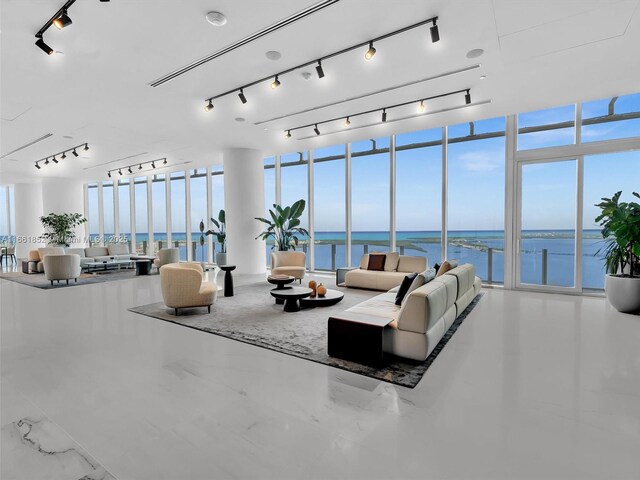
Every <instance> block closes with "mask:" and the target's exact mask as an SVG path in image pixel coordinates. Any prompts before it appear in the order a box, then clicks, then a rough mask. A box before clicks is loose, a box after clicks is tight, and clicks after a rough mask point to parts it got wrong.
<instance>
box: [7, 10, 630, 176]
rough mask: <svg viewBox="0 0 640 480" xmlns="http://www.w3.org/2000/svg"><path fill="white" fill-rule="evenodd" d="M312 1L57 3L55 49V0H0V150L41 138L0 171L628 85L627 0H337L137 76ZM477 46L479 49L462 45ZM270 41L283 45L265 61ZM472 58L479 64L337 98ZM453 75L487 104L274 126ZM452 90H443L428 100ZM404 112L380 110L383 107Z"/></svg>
mask: <svg viewBox="0 0 640 480" xmlns="http://www.w3.org/2000/svg"><path fill="white" fill-rule="evenodd" d="M316 1H317V0H304V1H301V0H270V1H268V2H266V1H257V0H252V1H243V2H238V1H232V0H208V1H205V0H190V1H188V2H176V1H174V0H154V1H142V0H135V1H126V2H124V1H118V0H114V1H111V2H109V3H102V2H99V1H98V0H82V1H78V2H76V4H75V5H73V6H72V7H71V9H70V11H69V16H70V17H71V18H72V20H73V24H72V25H71V26H70V27H68V28H65V29H63V30H61V31H58V30H57V29H55V28H51V29H49V31H47V33H46V34H45V41H46V42H47V43H48V44H49V45H51V46H52V47H53V48H54V49H55V50H59V51H61V52H64V53H63V54H56V55H53V56H51V57H47V56H46V55H45V54H44V53H43V52H42V51H40V50H39V49H38V48H37V47H36V46H35V45H34V41H35V38H34V34H35V32H36V31H37V30H38V29H39V28H40V27H41V26H42V24H43V23H44V22H45V21H46V20H47V19H48V18H49V17H50V16H51V15H52V14H53V13H54V12H55V11H56V10H57V9H58V8H59V7H60V6H61V5H62V3H63V1H62V0H2V3H1V4H0V22H1V34H0V42H1V44H0V68H1V71H0V75H1V77H0V80H1V83H0V117H1V119H2V120H1V121H0V128H1V130H0V135H1V140H0V155H4V154H6V153H8V152H10V151H12V150H14V149H16V148H18V147H20V146H22V145H24V144H25V143H28V142H31V141H32V140H34V139H36V138H38V137H40V136H42V135H44V134H46V133H52V134H53V135H52V136H51V137H49V138H47V139H46V140H43V141H41V142H38V143H37V144H35V145H33V146H30V147H28V148H25V149H23V150H21V151H19V152H17V153H15V154H12V155H9V156H7V157H5V158H3V159H2V160H0V169H1V172H2V179H1V180H0V181H1V182H2V183H11V182H17V181H33V180H34V179H38V178H41V177H43V176H55V177H76V178H82V179H87V180H99V179H103V178H106V170H107V169H109V168H114V167H118V166H123V165H128V164H130V163H132V162H134V161H146V160H152V159H154V158H160V157H167V158H168V159H169V162H170V164H171V165H175V166H176V167H175V168H180V167H179V166H178V164H182V165H181V168H184V162H191V163H190V164H189V165H190V166H193V167H195V166H199V165H208V164H212V163H219V162H220V161H221V154H220V152H221V150H222V149H223V148H228V147H249V148H257V149H260V150H262V151H264V152H265V154H270V153H286V152H288V151H298V150H302V149H306V148H315V147H318V146H326V145H332V144H336V143H340V142H345V141H349V140H358V139H363V138H373V137H376V136H380V135H388V134H391V133H396V132H407V131H412V130H419V129H424V128H431V127H437V126H442V125H446V124H454V123H459V122H466V121H470V120H474V119H481V118H488V117H492V116H496V115H504V114H509V113H516V112H522V111H528V110H533V109H538V108H545V107H551V106H555V105H563V104H568V103H572V102H576V101H581V100H591V99H597V98H604V97H607V96H611V95H617V94H626V93H634V92H638V91H640V82H639V79H640V56H639V55H638V45H640V13H639V12H638V11H639V10H640V7H639V3H640V0H526V1H525V0H493V1H492V0H448V1H447V0H430V1H425V0H394V1H393V2H391V1H388V0H341V1H340V2H338V3H337V4H335V5H333V6H331V7H328V8H326V9H324V10H322V11H321V12H319V13H317V14H314V15H313V16H311V17H308V18H306V19H303V20H301V21H299V22H297V23H295V24H293V25H290V26H288V27H286V28H284V29H282V30H280V31H278V32H276V33H273V34H270V35H268V36H267V37H264V38H262V39H260V40H258V41H256V42H254V43H251V44H249V45H247V46H244V47H241V48H240V49H238V50H235V51H233V52H232V53H229V54H227V55H225V56H223V57H220V58H218V59H216V60H213V61H211V62H209V63H207V64H205V65H204V66H201V67H199V68H197V69H195V70H192V71H190V72H188V73H186V74H185V75H182V76H180V77H178V78H177V79H175V80H172V81H170V82H168V83H166V84H164V85H161V86H159V87H155V88H154V87H150V86H149V85H148V84H149V83H150V82H152V81H153V80H156V79H157V78H158V77H160V76H162V75H165V74H167V73H170V72H171V71H173V70H176V69H178V68H180V67H182V66H184V65H186V64H188V63H190V62H192V61H194V60H197V59H199V58H201V57H203V56H206V55H207V54H210V53H212V52H214V51H216V50H218V49H220V48H222V47H224V46H227V45H229V44H231V43H233V42H234V41H237V40H239V39H241V38H243V37H245V36H247V35H250V34H251V33H253V32H255V31H257V30H260V29H262V28H264V27H266V26H268V25H270V24H272V23H275V22H277V21H278V20H281V19H283V18H285V17H288V16H290V15H291V14H293V13H295V12H297V11H299V10H301V9H302V8H304V7H306V6H308V5H312V4H314V3H316ZM212 10H218V11H221V12H223V13H225V15H226V16H227V17H228V23H227V24H226V25H225V26H224V27H213V26H212V25H210V24H209V23H207V21H206V20H205V18H204V17H205V14H206V13H207V12H208V11H212ZM434 15H438V16H439V22H438V24H439V27H440V36H441V41H440V42H438V43H437V44H431V42H430V41H429V40H428V38H429V33H428V26H425V27H423V28H419V29H415V30H412V31H410V32H407V33H405V34H402V35H399V36H396V37H392V38H390V39H387V40H385V41H382V42H379V43H378V44H377V45H376V48H377V50H378V53H377V55H376V56H375V58H374V60H372V61H370V62H366V61H364V59H363V54H364V49H363V51H362V52H360V51H354V52H352V53H349V54H346V55H343V56H341V57H337V58H335V59H331V60H327V61H325V62H323V66H324V70H325V73H326V77H325V78H324V79H322V80H318V79H317V77H316V76H315V70H314V69H313V67H310V68H307V69H304V70H306V71H309V72H311V73H313V74H314V75H313V76H312V77H311V79H310V80H305V79H304V78H303V77H302V75H301V73H302V71H297V72H294V73H291V74H288V75H285V76H283V77H281V78H280V80H281V81H282V86H281V88H279V89H277V90H275V91H272V90H271V88H269V85H268V83H265V84H263V85H258V86H255V87H252V88H249V89H246V90H245V94H246V95H247V98H248V99H249V103H247V104H246V105H242V104H241V103H240V101H239V100H238V98H237V96H236V95H230V96H229V97H226V98H224V99H220V100H219V101H217V102H216V103H215V109H214V110H213V111H211V112H208V113H207V112H205V111H204V109H203V106H204V99H205V98H208V97H210V96H212V95H215V94H217V93H221V92H223V91H226V90H229V89H232V88H235V87H239V86H241V85H243V84H246V83H249V82H251V81H253V80H256V79H257V78H260V77H263V76H267V75H271V74H274V73H277V72H278V71H280V70H284V69H287V68H289V67H292V66H294V65H297V64H300V63H303V62H306V61H309V60H313V59H314V58H318V57H321V56H323V55H326V54H328V53H331V52H333V51H336V50H340V49H342V48H344V47H347V46H349V45H352V44H355V43H359V42H363V41H366V40H369V39H370V38H373V37H376V36H379V35H382V34H384V33H387V32H390V31H392V30H396V29H399V28H401V27H404V26H406V25H409V24H412V23H415V22H417V21H419V20H422V19H426V18H429V17H431V16H434ZM475 48H482V49H484V51H485V53H484V55H482V56H481V57H480V58H477V59H468V58H466V53H467V52H468V51H469V50H471V49H475ZM268 50H277V51H280V52H281V53H282V58H281V59H280V60H279V61H271V60H268V59H267V58H266V57H265V55H264V54H265V52H266V51H268ZM476 63H481V64H482V66H481V68H480V69H476V70H471V71H469V72H466V73H460V74H457V75H454V76H449V77H445V78H441V79H438V80H433V81H428V82H422V83H418V84H415V85H413V86H410V87H406V88H401V89H396V90H393V91H391V92H387V93H382V94H378V95H373V96H369V97H367V98H363V99H360V100H355V101H349V102H342V100H344V99H345V98H351V97H357V96H360V95H363V94H365V93H369V92H375V91H378V90H382V89H388V88H390V87H394V86H397V85H400V84H404V83H408V82H414V81H416V80H419V79H422V78H427V77H431V76H434V75H438V74H441V73H443V72H447V71H451V70H456V69H460V68H463V67H467V66H470V65H474V64H476ZM480 75H486V76H487V78H486V79H485V80H480ZM462 88H471V89H472V95H473V100H474V102H483V101H486V100H491V103H486V104H482V105H477V106H472V107H470V108H462V109H457V110H453V111H449V112H446V113H438V114H433V115H425V116H420V117H416V118H411V119H407V120H402V121H398V122H390V123H389V124H386V125H379V124H378V125H372V126H370V127H366V128H357V127H358V126H359V125H360V126H361V125H364V124H371V123H376V121H377V119H378V117H379V116H378V115H372V116H371V117H362V118H361V119H357V120H356V119H353V120H352V128H351V129H350V130H346V131H340V132H339V133H335V134H332V135H322V136H320V137H317V138H308V139H305V140H299V138H306V137H309V134H310V132H304V131H300V132H298V133H294V135H293V138H291V139H285V138H284V135H283V130H284V129H286V128H292V127H295V126H298V125H302V124H307V123H313V122H316V121H321V120H323V119H327V118H332V117H338V116H346V115H348V114H351V113H354V112H358V111H362V110H369V109H372V108H377V107H383V106H385V105H389V104H394V103H400V102H404V101H409V100H413V99H418V98H420V97H425V96H430V95H435V94H439V93H444V92H447V91H451V90H457V89H462ZM463 101H464V99H463V96H462V95H460V96H456V97H449V98H447V99H442V100H439V101H438V102H434V103H433V104H431V105H429V108H431V109H441V108H442V109H446V108H449V107H452V106H461V105H462V104H463ZM336 102H338V103H337V104H336V105H333V106H331V107H327V108H321V109H318V108H317V107H320V106H323V105H327V104H333V103H336ZM309 109H311V111H309V112H307V113H304V114H298V115H292V114H293V113H295V112H300V111H305V110H309ZM413 112H415V110H413V109H412V108H407V109H405V110H402V111H392V112H389V119H390V120H393V118H394V117H395V118H398V117H400V116H405V115H408V114H412V113H413ZM236 117H243V118H245V119H246V121H245V122H242V123H240V122H237V121H235V120H234V119H235V118H236ZM279 117H283V118H280V119H278V120H273V121H269V122H266V123H264V124H262V123H261V124H260V125H255V123H260V122H264V121H265V120H268V119H273V118H279ZM265 127H266V128H268V130H265V129H264V128H265ZM338 130H341V128H340V127H339V126H338V125H336V126H335V127H331V126H326V127H324V128H323V131H338ZM68 137H70V138H68ZM84 142H88V143H89V144H90V146H91V147H92V148H91V150H90V152H89V154H88V155H83V156H81V157H79V158H77V159H74V158H68V159H67V160H65V161H64V162H61V163H60V164H58V165H49V166H48V167H43V169H42V170H39V171H37V170H36V169H35V168H34V167H33V161H35V160H38V159H40V158H42V157H45V156H47V155H51V154H53V153H56V152H58V151H60V150H63V149H65V148H69V147H73V146H74V145H77V144H79V143H84ZM127 158H128V159H127ZM106 165H108V166H106Z"/></svg>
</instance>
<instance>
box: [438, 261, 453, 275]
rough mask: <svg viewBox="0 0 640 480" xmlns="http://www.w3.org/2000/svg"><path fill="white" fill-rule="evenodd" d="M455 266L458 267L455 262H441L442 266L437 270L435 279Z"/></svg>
mask: <svg viewBox="0 0 640 480" xmlns="http://www.w3.org/2000/svg"><path fill="white" fill-rule="evenodd" d="M457 266H458V261H457V260H445V261H444V262H442V265H440V268H438V273H437V274H436V277H440V276H442V275H444V274H445V273H447V272H448V271H449V270H453V269H454V268H456V267H457Z"/></svg>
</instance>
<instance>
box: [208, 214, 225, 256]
mask: <svg viewBox="0 0 640 480" xmlns="http://www.w3.org/2000/svg"><path fill="white" fill-rule="evenodd" d="M211 223H212V224H213V225H214V226H215V227H216V229H215V230H207V233H206V234H205V235H215V236H216V239H217V240H218V243H219V244H220V251H219V252H218V253H216V264H218V265H226V264H227V221H226V214H225V212H224V210H220V212H218V219H217V220H216V219H215V218H212V219H211Z"/></svg>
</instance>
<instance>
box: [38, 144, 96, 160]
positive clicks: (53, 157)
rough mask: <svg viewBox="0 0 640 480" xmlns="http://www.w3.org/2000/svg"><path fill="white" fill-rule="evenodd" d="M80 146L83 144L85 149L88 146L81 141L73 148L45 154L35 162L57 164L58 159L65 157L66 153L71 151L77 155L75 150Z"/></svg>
mask: <svg viewBox="0 0 640 480" xmlns="http://www.w3.org/2000/svg"><path fill="white" fill-rule="evenodd" d="M82 146H84V148H85V149H86V150H88V149H89V146H88V144H87V143H81V144H80V145H76V146H75V147H73V148H68V149H66V150H63V151H62V152H56V153H54V154H53V155H47V156H46V157H44V158H41V159H40V160H38V161H37V162H36V163H38V165H39V164H40V162H43V163H44V164H45V165H49V163H55V164H58V163H60V160H64V159H65V158H67V153H73V154H74V155H75V156H76V157H77V156H78V153H77V152H76V149H78V148H80V147H82ZM58 157H59V158H58ZM39 166H40V165H39Z"/></svg>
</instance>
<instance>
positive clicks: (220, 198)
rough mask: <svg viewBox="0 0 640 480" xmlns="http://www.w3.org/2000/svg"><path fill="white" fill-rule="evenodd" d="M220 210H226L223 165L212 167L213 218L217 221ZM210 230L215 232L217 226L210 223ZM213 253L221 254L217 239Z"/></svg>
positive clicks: (215, 239) (214, 239) (214, 240)
mask: <svg viewBox="0 0 640 480" xmlns="http://www.w3.org/2000/svg"><path fill="white" fill-rule="evenodd" d="M220 210H224V169H223V166H222V165H214V166H213V167H211V216H212V217H213V218H215V219H217V218H218V217H219V216H220ZM209 228H211V229H214V230H215V225H211V222H209ZM212 240H213V253H214V254H216V253H220V252H221V250H222V247H221V246H220V244H219V243H218V242H217V238H216V237H215V236H214V237H213V239H212Z"/></svg>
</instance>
